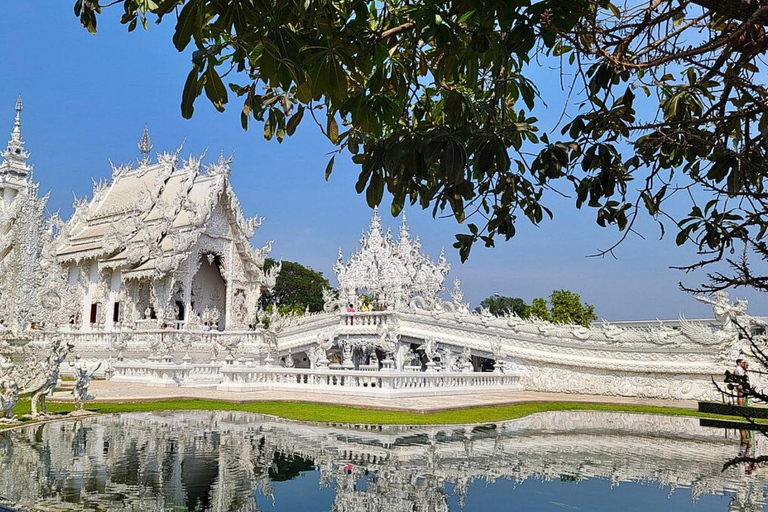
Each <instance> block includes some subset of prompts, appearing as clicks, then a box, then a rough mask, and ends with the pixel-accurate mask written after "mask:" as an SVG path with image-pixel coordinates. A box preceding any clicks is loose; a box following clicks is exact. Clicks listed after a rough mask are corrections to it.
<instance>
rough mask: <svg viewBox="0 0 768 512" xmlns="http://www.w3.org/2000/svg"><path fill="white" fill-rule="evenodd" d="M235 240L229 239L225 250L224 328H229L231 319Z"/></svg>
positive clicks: (233, 290)
mask: <svg viewBox="0 0 768 512" xmlns="http://www.w3.org/2000/svg"><path fill="white" fill-rule="evenodd" d="M234 279H235V241H234V240H230V241H229V251H227V278H226V282H225V283H224V329H225V330H226V329H229V322H230V320H231V319H232V302H233V294H234V292H235V287H234V286H233V281H234Z"/></svg>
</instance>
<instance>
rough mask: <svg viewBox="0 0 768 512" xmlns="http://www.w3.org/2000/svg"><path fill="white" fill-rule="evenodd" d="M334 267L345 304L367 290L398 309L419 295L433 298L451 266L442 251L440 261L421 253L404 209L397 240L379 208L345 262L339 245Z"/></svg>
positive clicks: (385, 303)
mask: <svg viewBox="0 0 768 512" xmlns="http://www.w3.org/2000/svg"><path fill="white" fill-rule="evenodd" d="M333 270H334V272H335V273H336V278H337V279H338V281H339V291H340V297H339V298H340V301H341V302H342V304H346V303H353V304H356V303H357V301H356V296H357V295H358V294H361V293H366V294H368V295H371V296H373V297H374V298H375V299H376V300H378V302H379V303H380V304H381V305H382V306H385V307H387V308H390V309H399V308H402V307H408V305H409V303H410V301H411V299H413V298H414V297H417V296H420V297H423V298H424V299H426V300H434V299H435V298H436V297H437V295H438V294H439V293H440V292H441V291H442V290H443V284H444V282H445V277H446V275H447V274H448V272H449V271H450V270H451V266H450V265H449V264H448V262H447V261H446V259H445V254H444V252H442V251H441V253H440V257H439V259H438V261H437V263H435V262H433V261H432V260H431V259H430V258H429V257H428V256H425V255H424V254H422V253H421V243H420V242H419V239H418V237H416V238H415V239H414V240H412V239H411V235H410V232H409V230H408V224H407V222H406V219H405V214H404V213H403V223H402V225H401V227H400V233H399V236H398V240H395V239H394V237H393V235H392V232H391V231H390V230H387V231H386V233H384V232H383V231H382V228H381V217H379V212H378V209H376V210H374V213H373V217H372V218H371V225H370V227H369V228H368V232H367V233H365V232H363V234H362V235H361V238H360V249H359V250H358V251H357V252H355V253H354V254H353V255H352V256H351V257H350V258H349V261H347V262H346V263H344V255H343V253H342V251H341V249H339V259H338V261H337V262H336V264H335V265H334V267H333Z"/></svg>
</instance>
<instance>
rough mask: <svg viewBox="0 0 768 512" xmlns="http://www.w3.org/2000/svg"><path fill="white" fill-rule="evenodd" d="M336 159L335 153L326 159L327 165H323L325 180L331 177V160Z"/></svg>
mask: <svg viewBox="0 0 768 512" xmlns="http://www.w3.org/2000/svg"><path fill="white" fill-rule="evenodd" d="M335 160H336V155H333V156H332V157H331V159H330V160H328V165H326V166H325V181H328V178H330V177H331V173H332V172H333V162H334V161H335Z"/></svg>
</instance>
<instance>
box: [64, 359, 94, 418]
mask: <svg viewBox="0 0 768 512" xmlns="http://www.w3.org/2000/svg"><path fill="white" fill-rule="evenodd" d="M69 365H70V366H71V367H73V368H74V371H75V387H74V388H72V396H73V397H74V398H75V410H78V411H82V410H83V409H84V408H85V403H86V402H87V401H88V400H93V399H94V396H93V395H89V394H88V387H89V386H90V385H91V380H92V379H93V375H94V374H95V373H96V372H97V371H98V370H99V368H101V363H99V364H97V365H96V366H95V367H94V368H89V367H88V365H87V364H84V363H80V362H79V361H76V362H75V363H69Z"/></svg>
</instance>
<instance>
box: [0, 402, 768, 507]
mask: <svg viewBox="0 0 768 512" xmlns="http://www.w3.org/2000/svg"><path fill="white" fill-rule="evenodd" d="M738 450H739V437H738V436H735V435H733V434H731V435H726V433H725V432H724V431H721V430H717V429H707V428H702V427H699V425H698V420H696V419H693V418H670V417H661V416H647V415H638V414H617V413H605V412H565V411H563V412H551V413H543V414H537V415H534V416H530V417H528V418H524V419H521V420H515V421H508V422H501V423H496V424H491V425H483V426H456V425H447V426H436V427H398V426H381V427H379V426H376V427H362V426H359V427H349V426H337V425H321V424H302V423H295V422H289V421H283V420H278V419H274V418H268V417H264V416H259V415H254V414H248V413H232V412H169V413H135V414H122V415H113V416H94V417H88V418H84V419H82V420H79V421H60V422H53V423H48V424H44V425H39V426H33V427H27V428H23V429H19V430H14V431H10V432H5V433H0V470H1V471H0V496H2V497H3V498H4V499H5V500H8V501H10V502H15V503H17V504H18V505H21V506H23V507H25V508H27V509H29V510H110V511H112V510H131V511H133V510H136V511H138V510H146V511H171V510H173V511H184V510H200V511H208V510H210V511H217V512H219V511H221V512H223V511H244V512H245V511H256V510H262V511H329V510H337V511H382V512H383V511H397V512H405V511H445V510H465V511H486V510H489V511H490V510H493V511H495V510H510V511H531V512H534V511H536V512H538V511H557V512H563V511H576V510H578V511H614V510H624V511H642V512H650V511H660V512H665V511H670V512H672V511H674V512H684V511H689V510H690V511H696V512H710V511H723V512H725V511H728V512H736V511H750V512H752V511H758V510H763V500H764V492H765V485H766V482H768V468H766V469H757V470H756V471H754V472H746V471H745V468H744V467H743V466H742V467H733V468H729V469H727V470H726V471H722V467H723V463H724V462H725V461H727V460H729V459H730V458H732V457H735V456H736V455H737V454H738Z"/></svg>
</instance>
